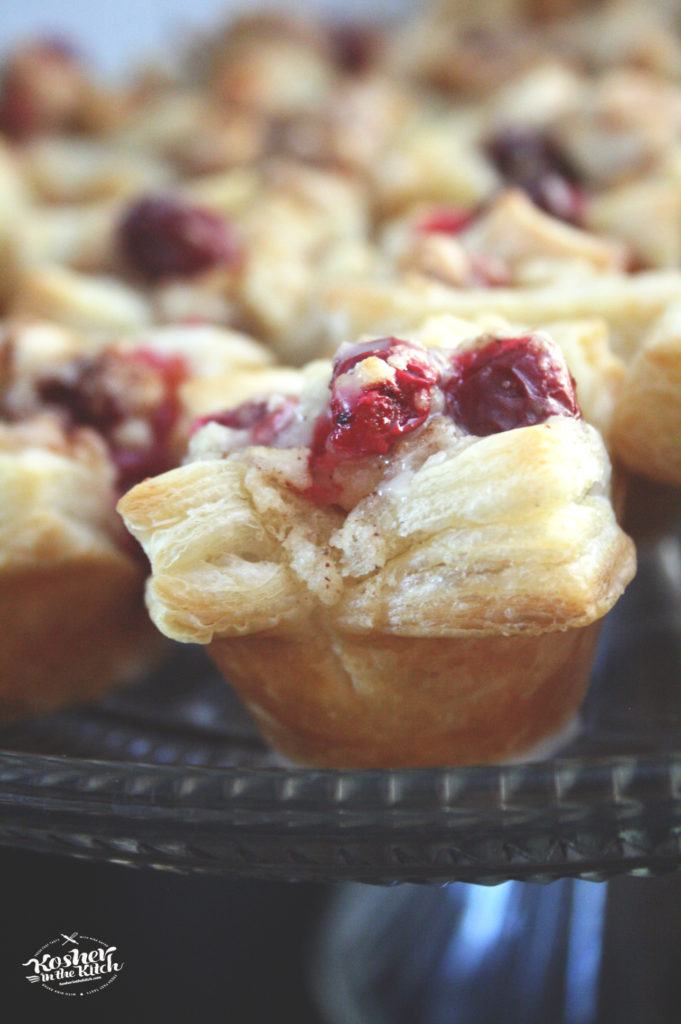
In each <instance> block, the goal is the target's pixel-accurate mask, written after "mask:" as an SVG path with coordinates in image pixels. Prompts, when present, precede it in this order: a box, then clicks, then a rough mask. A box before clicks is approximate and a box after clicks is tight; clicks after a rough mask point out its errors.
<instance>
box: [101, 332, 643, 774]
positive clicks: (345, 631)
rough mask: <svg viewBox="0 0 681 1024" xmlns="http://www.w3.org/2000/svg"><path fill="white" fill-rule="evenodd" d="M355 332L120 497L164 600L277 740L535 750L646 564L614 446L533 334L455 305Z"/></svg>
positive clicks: (378, 751) (343, 753)
mask: <svg viewBox="0 0 681 1024" xmlns="http://www.w3.org/2000/svg"><path fill="white" fill-rule="evenodd" d="M440 331H441V334H440V337H439V344H436V343H435V337H434V333H435V328H434V327H433V324H430V325H427V326H426V327H425V328H424V330H423V332H422V333H421V337H422V338H423V339H424V340H426V341H427V344H426V345H424V344H421V343H420V340H419V332H414V333H413V334H412V336H411V338H410V339H409V340H404V339H396V338H383V339H378V340H373V339H372V340H368V341H364V342H362V343H359V344H357V345H346V346H343V347H342V348H341V349H340V350H339V352H338V354H337V356H336V358H335V360H334V363H333V365H331V364H329V363H328V362H326V361H320V362H317V363H313V364H310V365H309V366H307V367H305V368H304V369H303V370H301V371H300V374H301V377H302V379H303V381H302V387H301V388H300V389H299V390H298V393H297V394H295V395H282V394H279V395H270V396H265V395H261V396H260V398H256V397H255V396H254V397H252V398H251V399H250V400H249V401H248V402H246V403H245V404H243V405H241V406H239V407H237V408H235V409H231V410H225V411H224V412H223V413H222V414H220V413H216V414H213V416H212V417H210V419H211V422H208V423H206V425H205V426H204V427H203V429H201V430H200V431H199V432H198V433H196V434H195V436H194V439H193V442H192V446H191V457H192V458H193V459H194V461H191V462H189V463H188V464H187V465H185V466H182V467H181V468H179V469H176V470H173V471H172V472H170V473H167V474H164V475H162V476H160V477H158V478H156V479H149V480H146V481H144V482H143V483H142V484H140V485H138V486H137V487H135V488H133V489H132V490H131V491H130V492H129V493H128V494H127V495H125V497H124V498H123V499H122V500H121V502H120V504H119V509H120V511H121V513H122V515H123V517H124V520H125V522H126V525H127V526H128V528H129V529H130V530H131V532H132V533H133V534H134V536H135V537H137V539H138V540H139V541H140V543H141V544H142V546H143V547H144V549H145V551H146V553H147V555H148V557H149V559H150V561H151V566H152V577H151V580H150V581H149V584H148V589H147V602H148V607H149V610H150V613H151V616H152V618H153V620H154V621H155V623H156V624H157V626H158V627H159V628H160V629H161V631H162V632H164V633H165V634H166V635H168V636H171V637H173V638H175V639H178V640H181V641H184V642H198V643H203V644H207V645H208V649H209V651H210V653H211V654H212V655H213V657H214V659H215V660H216V662H217V664H218V665H219V666H220V667H221V669H222V670H223V672H224V674H225V676H226V678H227V679H228V680H230V681H231V682H232V683H233V684H234V685H235V687H236V688H237V690H238V691H239V692H240V694H241V695H242V697H243V698H244V699H245V701H246V704H247V706H248V707H249V708H250V710H251V711H252V713H253V715H254V717H255V719H256V721H257V722H258V723H259V725H260V727H261V728H262V730H263V732H264V733H265V735H266V736H268V737H269V738H270V739H271V740H272V741H273V743H275V745H276V746H277V747H278V748H279V749H280V750H282V751H283V752H284V753H285V754H287V755H289V756H290V757H292V758H294V759H295V760H298V761H302V762H305V763H308V764H318V765H332V766H342V767H350V766H354V767H376V766H396V765H409V766H411V765H428V764H431V765H432V764H456V763H474V762H485V761H494V760H498V759H504V758H509V757H511V756H517V755H521V754H522V753H523V752H524V751H526V750H527V749H528V748H529V747H531V746H532V744H534V743H535V742H537V741H539V740H541V739H544V738H546V737H547V736H549V735H551V734H552V733H555V732H556V731H557V730H559V729H560V728H561V727H562V726H564V725H565V724H566V722H567V721H568V720H569V719H570V718H571V717H572V716H573V714H574V713H575V711H576V710H577V708H578V706H579V704H580V702H581V699H582V697H583V694H584V690H585V687H586V683H587V679H588V673H589V665H590V658H591V654H592V651H593V644H594V642H595V636H596V630H597V623H598V620H599V619H600V618H601V617H602V616H603V615H604V614H605V613H606V611H608V610H609V609H610V608H611V607H612V605H613V604H614V603H615V601H616V600H617V598H618V597H619V595H620V594H621V592H622V590H623V589H624V587H625V585H626V583H627V582H628V581H629V580H630V579H631V577H632V575H633V572H634V552H633V545H632V543H631V541H630V540H629V539H628V538H627V537H626V535H624V534H623V533H622V531H621V530H620V529H619V527H618V525H617V522H616V520H615V517H614V514H613V511H612V506H611V503H610V498H609V479H610V470H609V462H608V457H607V453H606V450H605V447H604V445H603V442H602V440H601V438H600V435H599V434H598V433H597V431H596V430H595V428H594V427H592V426H591V425H589V424H588V423H586V422H585V421H584V420H583V419H582V417H581V413H580V410H579V406H578V403H577V399H576V395H575V390H574V382H573V380H572V378H571V376H570V373H569V371H568V369H567V366H566V364H565V361H564V358H563V356H562V353H561V350H560V348H559V347H558V345H557V344H556V343H555V342H554V341H553V340H552V339H551V338H550V337H549V336H548V335H546V334H544V333H542V332H528V333H519V334H514V333H513V332H512V331H506V332H504V331H501V330H498V331H496V332H495V333H494V334H490V333H488V332H484V331H483V332H481V330H480V328H479V327H477V326H476V325H473V324H469V325H467V330H466V329H464V327H463V326H462V325H461V324H460V323H459V325H458V328H457V327H456V325H454V326H453V325H452V322H450V321H448V320H447V319H446V318H444V319H443V321H442V322H441V323H440Z"/></svg>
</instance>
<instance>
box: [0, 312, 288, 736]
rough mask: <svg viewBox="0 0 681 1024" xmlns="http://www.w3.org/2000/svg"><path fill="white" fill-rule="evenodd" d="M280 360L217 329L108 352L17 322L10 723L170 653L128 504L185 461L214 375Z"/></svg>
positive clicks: (8, 474) (5, 434)
mask: <svg viewBox="0 0 681 1024" xmlns="http://www.w3.org/2000/svg"><path fill="white" fill-rule="evenodd" d="M268 361H269V357H268V356H267V354H266V353H265V352H264V350H262V349H261V348H260V347H259V346H257V345H256V344H255V343H254V342H252V341H250V340H249V339H247V338H244V337H240V336H238V335H232V334H231V333H230V332H226V331H223V330H220V329H219V328H207V327H193V328H192V327H186V328H183V329H180V328H166V329H162V328H158V329H156V330H155V331H148V332H146V334H143V335H137V336H136V337H130V338H127V339H120V340H118V341H117V342H115V343H113V342H110V343H109V344H107V345H102V346H101V347H99V348H98V347H96V346H93V343H92V339H90V338H84V337H82V336H79V335H78V334H76V333H74V332H71V331H68V330H66V329H65V328H63V327H59V326H57V325H55V324H50V323H38V322H36V323H32V324H19V323H15V324H11V325H10V324H7V325H5V328H4V331H3V334H2V335H0V609H1V611H2V622H3V630H2V636H1V637H0V721H6V720H9V719H11V718H16V717H21V716H24V715H27V714H38V713H43V712H48V711H52V710H55V709H57V708H59V707H62V706H65V705H68V704H72V703H78V702H83V701H85V700H91V699H94V698H95V697H97V696H99V695H100V694H101V693H103V692H105V691H107V690H109V689H111V688H113V687H115V686H119V685H123V684H125V683H128V682H130V681H132V680H134V679H139V678H140V677H141V676H142V675H143V673H144V671H145V670H147V669H149V668H150V667H151V666H153V664H154V663H155V662H156V661H157V660H158V658H159V657H160V656H162V655H163V653H164V651H166V648H167V646H168V645H167V644H166V643H165V642H162V641H163V638H162V637H161V636H160V634H159V633H158V631H157V630H155V629H154V628H153V626H152V624H151V622H150V621H149V617H148V614H147V611H146V608H145V605H144V596H143V594H144V580H145V578H146V575H147V572H148V569H147V566H146V562H145V559H144V556H143V554H142V552H141V551H140V550H139V548H138V547H137V546H136V545H135V544H134V542H132V539H131V537H130V536H129V534H128V533H126V531H125V529H124V527H123V524H122V522H121V520H120V517H119V516H118V515H117V513H116V511H115V504H116V500H117V498H118V497H119V496H120V494H121V493H122V491H123V490H125V488H126V487H128V486H130V485H131V484H132V483H134V482H136V481H137V480H139V479H141V478H142V477H143V476H145V475H146V474H147V473H150V472H160V471H161V470H163V469H167V468H169V467H171V466H173V465H176V464H177V463H178V462H179V460H180V458H181V456H182V454H183V453H184V450H185V448H186V442H187V436H188V428H189V424H190V423H191V421H192V420H193V418H194V415H195V413H194V410H193V407H192V401H193V400H195V401H198V396H201V393H202V389H201V385H202V380H203V379H205V378H202V376H201V374H202V373H203V374H206V375H207V374H209V373H211V372H216V371H220V372H222V373H223V374H226V373H227V372H228V370H229V368H230V367H232V368H240V369H241V370H243V369H244V367H247V366H250V367H255V366H258V365H259V366H261V367H264V366H267V364H268ZM185 389H186V393H185ZM192 396H193V397H192ZM204 404H205V403H204Z"/></svg>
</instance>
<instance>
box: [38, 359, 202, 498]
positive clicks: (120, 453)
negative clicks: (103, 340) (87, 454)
mask: <svg viewBox="0 0 681 1024" xmlns="http://www.w3.org/2000/svg"><path fill="white" fill-rule="evenodd" d="M186 376H187V367H186V364H185V362H184V360H183V359H182V358H181V357H179V356H161V355H159V354H157V353H155V352H151V351H149V350H147V349H139V350H138V351H135V352H130V353H125V354H121V353H117V352H104V353H102V354H100V355H97V356H94V357H92V358H90V359H85V360H83V361H82V362H81V363H80V365H79V366H78V368H77V371H76V373H75V375H74V376H73V378H72V379H64V380H59V379H53V378H47V379H46V380H44V381H43V382H42V384H41V386H40V389H39V390H40V397H41V399H42V400H43V401H44V402H46V403H48V404H50V405H55V406H57V407H59V408H61V409H63V411H64V412H65V413H66V415H67V416H68V419H69V421H70V422H71V424H72V425H74V426H88V427H92V428H93V429H94V430H96V431H97V432H98V433H99V434H100V435H101V436H102V437H103V438H104V440H105V441H106V442H107V444H108V446H109V449H110V452H111V457H112V459H113V461H114V463H115V465H116V467H117V470H118V480H117V482H118V487H119V489H120V490H121V491H124V490H127V489H128V488H129V487H132V485H133V484H135V483H137V482H138V481H139V480H142V479H144V477H146V476H157V475H158V474H159V473H163V472H164V471H165V470H167V469H170V468H171V467H172V465H173V452H172V434H173V431H174V429H175V427H176V425H177V421H178V419H179V416H180V412H181V408H180V399H179V395H178V389H179V386H180V384H181V383H182V381H183V380H184V379H185V378H186ZM129 419H144V420H145V421H146V423H147V425H148V428H149V440H148V441H147V443H146V444H143V445H141V446H140V447H131V446H126V445H125V444H121V443H119V442H118V441H117V439H116V431H117V428H118V427H120V426H121V425H122V424H123V423H124V422H125V421H126V420H129Z"/></svg>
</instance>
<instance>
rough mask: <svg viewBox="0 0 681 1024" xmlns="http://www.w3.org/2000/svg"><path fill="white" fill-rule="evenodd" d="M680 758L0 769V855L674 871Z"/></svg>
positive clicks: (289, 868) (364, 869)
mask: <svg viewBox="0 0 681 1024" xmlns="http://www.w3.org/2000/svg"><path fill="white" fill-rule="evenodd" d="M680 832H681V751H679V752H675V753H671V754H659V755H653V756H641V757H617V758H568V759H564V760H563V759H561V760H559V761H553V762H546V763H534V764H532V763H530V764H520V765H512V766H487V767H479V768H478V767H473V768H452V769H447V768H443V769H410V770H399V771H352V772H344V771H332V770H322V771H319V770H312V769H292V770H288V769H281V768H262V769H252V768H247V769H241V768H227V769H225V768H185V767H178V766H165V765H164V766H160V765H141V764H125V763H120V762H112V761H109V762H107V761H94V760H88V761H82V760H80V759H71V758H66V759H65V758H59V757H50V756H44V755H36V754H29V755H27V754H12V753H4V754H0V842H2V843H5V844H10V845H14V846H20V847H23V848H27V849H33V850H49V851H50V852H53V853H56V852H61V853H69V854H72V855H76V856H84V857H95V858H97V859H106V860H108V861H114V862H117V863H127V864H135V865H148V866H154V867H161V868H170V869H175V870H184V871H203V872H212V873H229V874H242V875H250V876H256V877H268V878H280V879H297V880H303V879H305V880H316V881H321V880H350V879H353V880H363V881H370V882H374V883H388V882H396V881H421V882H424V881H425V882H436V883H442V882H447V881H453V880H462V881H475V882H484V883H495V882H500V881H505V880H507V879H511V878H514V879H525V880H532V881H548V880H550V879H553V878H556V877H567V876H578V877H583V878H592V879H604V878H607V877H610V876H612V875H615V874H619V873H623V872H629V873H638V874H655V873H660V872H663V871H668V870H672V869H674V868H676V867H678V865H679V862H680V859H681V852H680V849H679V833H680Z"/></svg>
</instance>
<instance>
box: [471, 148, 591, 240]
mask: <svg viewBox="0 0 681 1024" xmlns="http://www.w3.org/2000/svg"><path fill="white" fill-rule="evenodd" d="M487 153H488V155H489V157H490V159H491V160H492V162H493V163H494V164H495V166H496V168H497V170H498V171H499V172H500V173H501V174H502V175H503V177H504V178H505V179H506V180H507V181H508V182H509V183H510V184H512V185H517V186H518V187H519V188H522V189H524V191H525V192H527V194H528V196H529V197H530V199H531V200H532V202H533V203H535V204H536V205H537V206H539V207H541V209H542V210H545V211H546V212H547V213H550V214H551V215H552V216H553V217H558V218H559V219H560V220H565V221H568V222H569V223H571V224H580V223H582V221H583V218H584V207H585V203H586V196H585V193H584V191H583V190H582V189H581V188H580V187H579V183H578V180H577V175H576V173H575V171H574V169H573V168H572V167H570V165H569V164H568V162H567V161H566V160H565V158H564V157H563V156H562V154H561V153H560V152H559V151H558V149H557V148H556V147H555V145H553V143H552V142H551V141H550V140H549V139H547V138H545V137H544V136H542V135H538V134H537V133H535V132H531V131H527V130H525V129H522V128H507V129H506V130H505V131H503V132H500V133H499V134H498V135H495V136H494V138H492V139H491V140H490V141H489V142H488V144H487Z"/></svg>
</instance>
